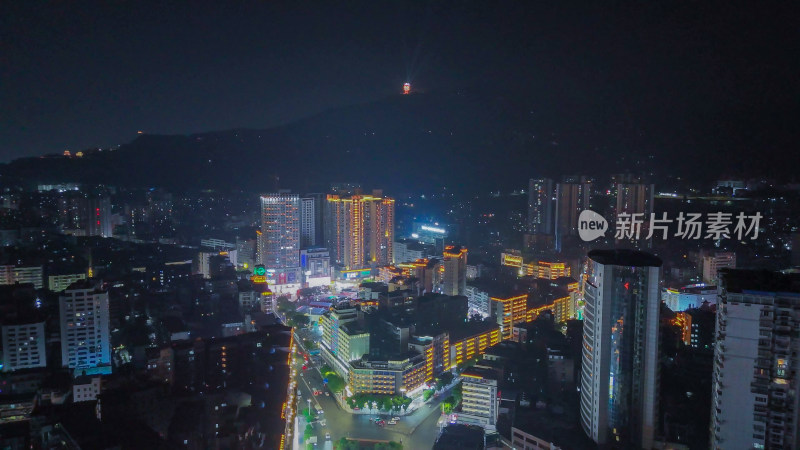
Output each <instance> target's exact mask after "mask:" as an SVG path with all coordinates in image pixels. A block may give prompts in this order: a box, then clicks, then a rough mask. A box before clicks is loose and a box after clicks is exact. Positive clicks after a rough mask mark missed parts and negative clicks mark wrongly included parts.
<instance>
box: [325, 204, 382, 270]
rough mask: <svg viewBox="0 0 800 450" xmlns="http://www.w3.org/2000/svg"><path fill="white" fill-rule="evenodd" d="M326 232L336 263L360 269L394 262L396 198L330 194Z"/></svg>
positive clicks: (327, 206)
mask: <svg viewBox="0 0 800 450" xmlns="http://www.w3.org/2000/svg"><path fill="white" fill-rule="evenodd" d="M327 200H328V201H327V205H326V208H325V215H326V226H325V234H326V241H327V245H328V250H329V251H330V256H331V259H332V260H333V262H334V263H336V264H338V265H340V266H343V267H344V268H345V269H360V268H362V267H369V266H382V265H387V264H391V263H392V259H393V242H394V199H391V198H388V197H383V196H382V195H380V193H376V195H353V196H350V197H340V196H338V195H328V199H327Z"/></svg>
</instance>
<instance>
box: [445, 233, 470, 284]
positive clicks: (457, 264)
mask: <svg viewBox="0 0 800 450" xmlns="http://www.w3.org/2000/svg"><path fill="white" fill-rule="evenodd" d="M443 256H444V277H443V278H444V279H443V281H442V293H443V294H445V295H467V249H466V248H465V247H461V246H457V245H448V246H447V247H445V249H444V253H443Z"/></svg>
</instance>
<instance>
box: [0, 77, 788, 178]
mask: <svg viewBox="0 0 800 450" xmlns="http://www.w3.org/2000/svg"><path fill="white" fill-rule="evenodd" d="M515 94H516V93H515V92H514V91H512V90H507V91H505V92H503V91H502V90H495V91H494V92H490V91H489V90H485V89H477V88H476V89H473V90H460V91H454V92H444V93H431V94H415V95H407V96H395V97H390V98H386V99H384V100H381V101H377V102H373V103H368V104H362V105H353V106H348V107H344V108H338V109H334V110H330V111H326V112H323V113H321V114H318V115H316V116H313V117H309V118H306V119H303V120H299V121H297V122H294V123H290V124H287V125H284V126H279V127H274V128H270V129H265V130H248V129H239V130H229V131H218V132H209V133H200V134H193V135H188V136H181V135H147V134H145V135H141V136H139V137H137V138H136V139H134V140H133V141H132V142H130V143H128V144H125V145H122V146H120V147H119V148H117V149H115V150H113V151H108V150H106V151H101V152H87V153H86V156H84V157H83V158H75V157H72V158H65V157H49V158H22V159H18V160H15V161H13V162H11V163H9V164H6V165H4V166H2V168H1V169H0V174H2V180H3V181H4V184H5V185H6V186H8V185H13V184H20V183H41V182H83V183H103V184H113V185H120V186H130V187H151V186H159V187H165V188H170V189H224V190H230V189H236V190H246V191H267V190H271V189H274V187H275V177H279V180H280V181H279V185H280V187H281V188H291V189H297V190H301V191H318V190H324V189H326V188H327V186H328V184H329V183H330V182H334V181H351V180H352V181H359V182H361V183H362V184H363V185H364V186H365V187H380V188H384V189H387V190H389V191H392V192H420V191H427V190H430V189H437V188H438V187H440V186H445V185H446V186H448V187H451V186H452V187H460V188H461V189H462V190H466V191H476V190H482V189H498V188H499V189H513V188H519V187H522V186H524V185H525V182H526V180H527V179H528V178H529V177H531V176H550V177H554V178H559V177H560V176H562V175H570V174H587V175H591V176H596V177H600V178H602V177H604V176H606V175H608V174H611V173H619V172H630V173H635V174H644V175H647V176H650V177H651V178H652V179H654V181H657V180H658V179H659V178H660V177H665V176H682V177H684V178H685V179H687V178H688V179H691V178H697V179H700V180H703V179H714V178H715V177H716V176H718V175H720V174H722V173H727V174H738V173H744V171H745V170H748V171H752V170H759V169H766V171H765V174H771V175H773V176H780V175H781V170H780V168H777V169H776V168H774V167H772V168H770V164H764V160H763V159H760V158H752V159H753V161H752V164H751V163H750V162H749V160H748V158H747V157H745V156H742V155H743V153H742V152H741V151H739V149H737V148H735V147H736V146H737V145H745V144H746V142H744V143H743V142H739V141H736V142H732V141H734V137H735V136H733V135H731V136H729V135H725V136H718V135H715V133H714V131H713V128H709V129H708V130H704V129H703V125H708V124H709V123H710V124H711V125H714V122H713V121H712V122H709V120H708V119H709V116H708V114H709V113H703V112H701V113H695V114H694V115H691V114H687V112H686V111H682V110H681V108H680V107H678V106H675V105H655V106H649V105H646V102H645V101H640V102H638V103H637V102H625V101H611V100H610V99H600V100H598V99H597V97H595V99H594V100H593V102H594V103H591V102H589V101H584V100H582V99H577V98H574V97H572V98H570V97H569V96H565V95H561V94H557V93H552V92H551V93H546V92H545V93H539V94H538V95H537V96H536V98H537V100H536V101H531V100H530V98H531V97H529V96H526V95H521V94H520V95H515ZM600 97H602V96H600ZM565 98H566V100H565ZM620 105H622V106H620ZM752 117H753V113H752V112H748V113H747V114H744V115H743V114H741V113H738V114H733V115H732V116H731V117H724V116H723V117H722V119H719V118H717V120H718V121H722V122H720V123H718V124H716V126H717V128H719V129H721V130H728V131H731V130H732V129H734V128H736V127H737V125H736V124H737V123H739V122H740V121H742V120H743V119H744V120H749V119H748V118H752ZM714 118H716V116H714ZM761 122H764V124H763V125H764V126H765V127H768V126H769V125H768V123H766V122H767V121H763V120H762V121H761ZM734 134H735V133H734ZM750 134H752V135H753V136H754V137H757V138H759V139H761V138H763V134H764V133H763V132H761V133H757V132H752V133H750ZM781 144H783V143H781ZM717 146H718V147H720V149H722V148H724V149H725V151H727V152H728V153H729V154H728V157H726V158H719V155H718V154H715V151H716V150H717V149H716V148H714V147H717ZM704 148H709V149H711V150H709V151H703V149H704ZM776 152H777V153H776ZM782 152H783V151H782V149H780V148H779V149H773V151H772V152H770V151H769V149H766V150H765V152H764V156H767V155H773V156H776V157H783V156H785V157H786V158H789V157H791V158H793V159H797V155H793V156H790V155H788V154H787V155H782V154H781V153H782ZM787 153H788V152H787ZM795 167H796V165H795ZM749 176H750V177H752V176H754V175H753V174H752V173H751V174H750V175H749Z"/></svg>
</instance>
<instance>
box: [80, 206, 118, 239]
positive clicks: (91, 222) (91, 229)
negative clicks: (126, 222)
mask: <svg viewBox="0 0 800 450" xmlns="http://www.w3.org/2000/svg"><path fill="white" fill-rule="evenodd" d="M87 205H88V210H87V213H86V217H85V220H86V235H87V236H101V237H111V231H112V230H111V200H110V199H109V198H108V197H95V198H89V199H88V200H87Z"/></svg>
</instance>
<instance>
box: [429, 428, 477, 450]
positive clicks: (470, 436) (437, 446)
mask: <svg viewBox="0 0 800 450" xmlns="http://www.w3.org/2000/svg"><path fill="white" fill-rule="evenodd" d="M483 442H484V431H483V428H481V427H479V426H477V425H465V424H451V425H448V426H446V427H444V428H443V429H442V432H441V434H439V437H438V438H436V443H434V444H433V450H482V449H483V448H484V444H483Z"/></svg>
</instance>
